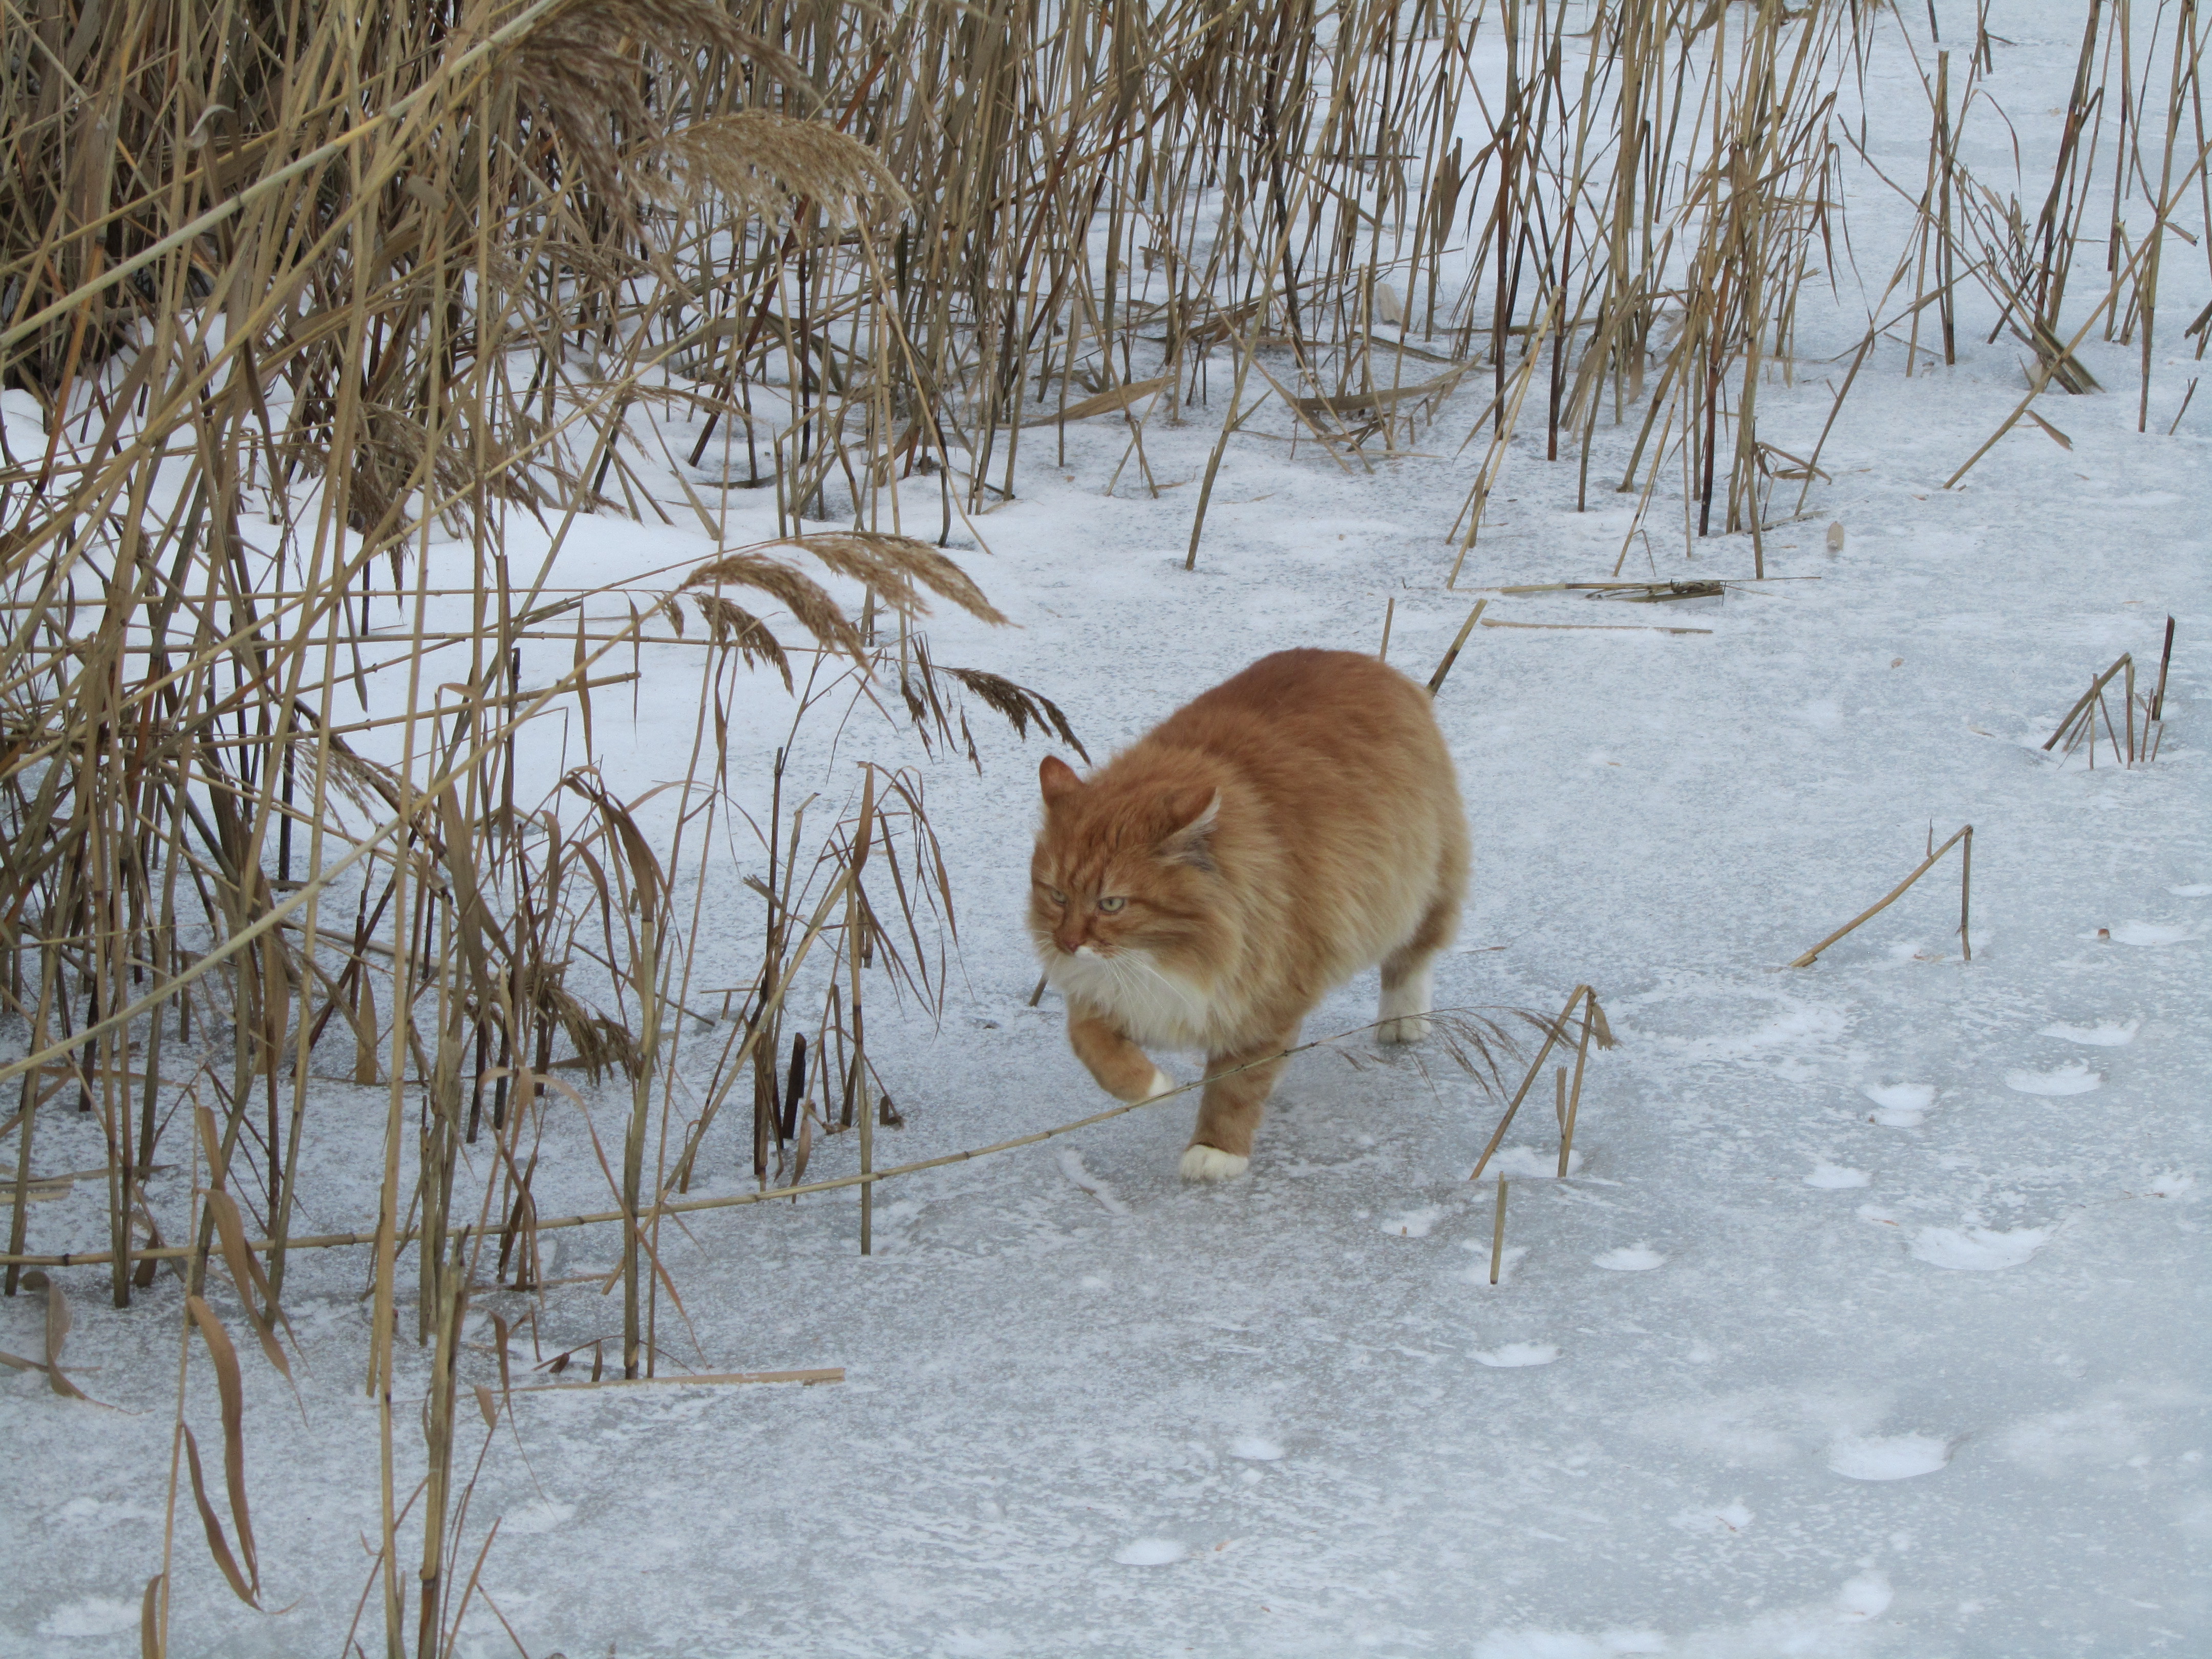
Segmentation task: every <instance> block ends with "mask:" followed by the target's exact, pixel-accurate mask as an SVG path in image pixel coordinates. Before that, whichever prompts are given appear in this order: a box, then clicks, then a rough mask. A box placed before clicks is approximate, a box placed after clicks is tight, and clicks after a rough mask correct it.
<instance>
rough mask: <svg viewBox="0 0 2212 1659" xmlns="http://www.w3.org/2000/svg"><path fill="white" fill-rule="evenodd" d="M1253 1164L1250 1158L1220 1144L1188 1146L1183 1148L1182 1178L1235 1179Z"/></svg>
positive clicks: (1188, 1179) (1192, 1179)
mask: <svg viewBox="0 0 2212 1659" xmlns="http://www.w3.org/2000/svg"><path fill="white" fill-rule="evenodd" d="M1251 1164H1252V1160H1251V1159H1250V1158H1239V1157H1237V1154H1236V1153H1234V1152H1223V1151H1222V1150H1221V1149H1220V1148H1219V1147H1218V1146H1188V1147H1186V1148H1184V1149H1183V1155H1182V1178H1183V1179H1184V1180H1185V1181H1234V1180H1236V1179H1237V1176H1241V1175H1243V1173H1244V1171H1245V1170H1248V1169H1249V1168H1250V1167H1251Z"/></svg>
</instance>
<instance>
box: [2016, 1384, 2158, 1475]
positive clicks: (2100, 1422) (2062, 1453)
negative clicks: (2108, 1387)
mask: <svg viewBox="0 0 2212 1659" xmlns="http://www.w3.org/2000/svg"><path fill="white" fill-rule="evenodd" d="M1997 1449H1998V1450H1999V1451H2001V1452H2002V1453H2003V1454H2004V1455H2005V1456H2007V1457H2008V1458H2010V1459H2011V1460H2012V1461H2013V1462H2015V1463H2019V1464H2021V1465H2023V1466H2024V1467H2026V1468H2030V1469H2033V1470H2034V1471H2035V1472H2036V1473H2037V1474H2045V1475H2051V1476H2054V1477H2056V1476H2060V1475H2064V1474H2069V1473H2071V1472H2072V1471H2073V1470H2074V1469H2075V1468H2081V1467H2083V1466H2088V1467H2093V1468H2119V1467H2120V1466H2121V1465H2123V1464H2124V1463H2126V1462H2127V1461H2128V1460H2129V1459H2130V1458H2131V1457H2133V1456H2135V1455H2136V1454H2137V1453H2138V1452H2140V1451H2141V1450H2142V1434H2141V1433H2140V1432H2139V1431H2137V1430H2136V1425H2134V1424H2132V1423H2130V1421H2129V1420H2128V1415H2127V1413H2126V1412H2125V1411H2124V1409H2123V1408H2122V1407H2121V1406H2120V1404H2119V1402H2118V1401H2112V1400H2102V1401H2097V1402H2096V1403H2094V1404H2093V1405H2089V1406H2086V1407H2081V1409H2079V1410H2076V1411H2069V1412H2047V1413H2044V1414H2043V1415H2041V1416H2039V1417H2031V1418H2027V1419H2023V1420H2022V1421H2021V1422H2018V1423H2015V1424H2014V1425H2012V1426H2011V1427H2010V1428H2008V1429H2007V1430H2006V1431H2004V1432H2003V1433H2002V1434H2001V1435H1999V1436H1998V1437H1997Z"/></svg>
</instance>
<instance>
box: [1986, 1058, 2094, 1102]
mask: <svg viewBox="0 0 2212 1659" xmlns="http://www.w3.org/2000/svg"><path fill="white" fill-rule="evenodd" d="M2104 1083H2105V1076H2104V1073H2101V1072H2093V1071H2091V1070H2090V1069H2089V1068H2088V1067H2087V1066H2084V1065H2083V1064H2082V1063H2081V1061H2080V1060H2069V1061H2067V1062H2066V1064H2065V1065H2063V1066H2056V1067H2054V1068H2053V1069H2051V1071H2048V1072H2031V1071H2028V1070H2027V1069H2026V1068H2025V1067H2021V1068H2015V1070H2012V1071H2009V1072H2007V1073H2005V1087H2006V1088H2008V1089H2016V1090H2018V1091H2020V1092H2021V1094H2024V1095H2086V1094H2087V1093H2089V1092H2090V1091H2092V1090H2093V1089H2100V1088H2102V1087H2103V1086H2104Z"/></svg>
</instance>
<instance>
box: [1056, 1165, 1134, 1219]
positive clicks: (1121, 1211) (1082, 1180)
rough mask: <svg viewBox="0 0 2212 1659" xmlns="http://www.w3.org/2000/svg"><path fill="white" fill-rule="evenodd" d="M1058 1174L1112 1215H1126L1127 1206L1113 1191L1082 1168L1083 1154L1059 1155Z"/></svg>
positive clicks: (1127, 1211)
mask: <svg viewBox="0 0 2212 1659" xmlns="http://www.w3.org/2000/svg"><path fill="white" fill-rule="evenodd" d="M1060 1174H1062V1175H1064V1176H1066V1177H1067V1178H1068V1180H1069V1181H1070V1182H1073V1184H1074V1185H1076V1186H1078V1187H1080V1188H1082V1189H1083V1190H1084V1191H1085V1192H1086V1193H1088V1194H1091V1197H1093V1198H1095V1199H1097V1200H1098V1202H1099V1203H1100V1204H1101V1205H1103V1206H1104V1207H1105V1209H1106V1210H1107V1212H1108V1213H1109V1214H1112V1215H1127V1214H1128V1213H1129V1206H1127V1205H1126V1204H1124V1203H1123V1202H1122V1201H1121V1200H1120V1199H1118V1198H1116V1197H1115V1196H1114V1189H1113V1188H1111V1187H1109V1186H1108V1185H1107V1184H1106V1183H1105V1182H1103V1181H1101V1180H1100V1179H1099V1178H1098V1177H1097V1176H1095V1175H1093V1174H1091V1171H1090V1170H1086V1169H1085V1168H1084V1167H1083V1154H1082V1153H1080V1152H1061V1153H1060Z"/></svg>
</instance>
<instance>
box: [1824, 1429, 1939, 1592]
mask: <svg viewBox="0 0 2212 1659" xmlns="http://www.w3.org/2000/svg"><path fill="white" fill-rule="evenodd" d="M1950 1461H1951V1445H1950V1443H1949V1442H1948V1441H1946V1440H1936V1439H1933V1438H1931V1437H1929V1436H1927V1435H1924V1434H1899V1435H1890V1436H1887V1437H1880V1436H1877V1437H1859V1436H1857V1435H1852V1436H1847V1437H1844V1438H1842V1439H1839V1440H1838V1441H1837V1442H1836V1443H1835V1444H1834V1445H1832V1446H1831V1447H1829V1448H1828V1467H1829V1468H1832V1469H1833V1470H1834V1471H1835V1472H1836V1473H1837V1474H1840V1475H1842V1476H1844V1478H1845V1479H1846V1480H1911V1479H1912V1478H1913V1477H1914V1476H1915V1475H1920V1474H1935V1473H1936V1470H1938V1469H1940V1468H1942V1467H1943V1466H1944V1465H1945V1464H1946V1463H1948V1462H1950ZM1888 1600H1889V1597H1888V1596H1887V1595H1886V1594H1885V1595H1883V1597H1882V1601H1883V1602H1884V1603H1885V1604H1887V1601H1888ZM1875 1611H1876V1612H1880V1611H1881V1609H1880V1608H1879V1607H1877V1608H1876V1609H1875Z"/></svg>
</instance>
